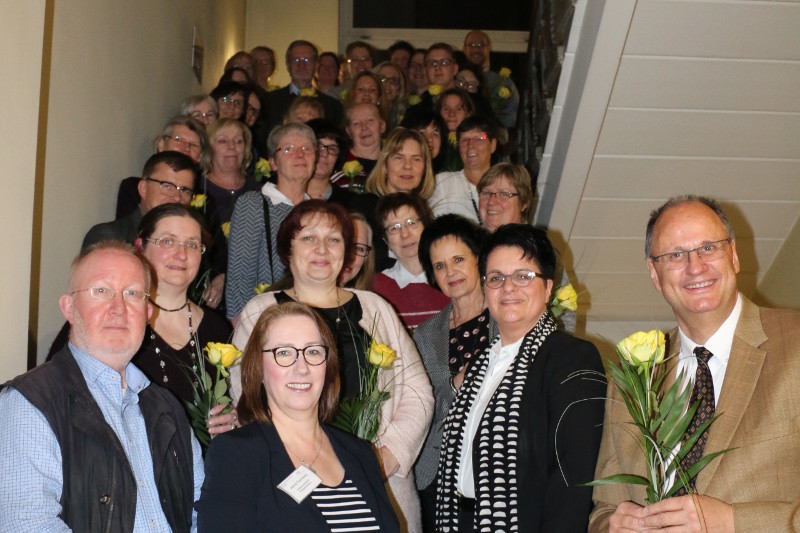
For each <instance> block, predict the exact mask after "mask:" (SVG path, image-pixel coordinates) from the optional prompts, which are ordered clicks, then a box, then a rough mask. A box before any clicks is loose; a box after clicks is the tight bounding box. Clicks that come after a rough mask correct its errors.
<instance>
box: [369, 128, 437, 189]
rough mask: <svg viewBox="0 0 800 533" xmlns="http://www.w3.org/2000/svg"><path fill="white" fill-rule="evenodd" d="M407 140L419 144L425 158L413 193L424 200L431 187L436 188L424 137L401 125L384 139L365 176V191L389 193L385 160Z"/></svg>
mask: <svg viewBox="0 0 800 533" xmlns="http://www.w3.org/2000/svg"><path fill="white" fill-rule="evenodd" d="M408 140H413V141H416V142H417V143H418V144H419V146H420V150H421V151H422V156H423V157H424V158H425V169H424V170H423V171H422V179H421V180H420V182H419V185H417V187H416V189H414V191H413V193H414V194H415V195H418V196H420V197H422V198H423V199H425V200H427V199H428V198H430V197H431V195H432V194H433V189H434V188H436V178H435V177H434V175H433V165H432V164H431V152H430V150H429V149H428V143H427V142H425V137H423V136H422V134H421V133H420V132H418V131H415V130H410V129H408V128H403V127H397V128H395V129H393V130H392V132H391V133H390V134H389V137H388V138H387V139H386V142H385V143H384V145H383V149H382V150H381V155H380V156H379V157H378V162H377V163H376V164H375V168H374V169H372V172H370V174H369V177H368V178H367V183H366V189H367V191H369V192H371V193H374V194H377V195H378V196H385V195H387V194H389V189H388V183H389V173H388V171H387V168H386V167H387V160H388V159H389V158H390V157H391V156H393V155H394V154H396V153H399V152H400V150H402V149H403V145H404V144H405V142H406V141H408Z"/></svg>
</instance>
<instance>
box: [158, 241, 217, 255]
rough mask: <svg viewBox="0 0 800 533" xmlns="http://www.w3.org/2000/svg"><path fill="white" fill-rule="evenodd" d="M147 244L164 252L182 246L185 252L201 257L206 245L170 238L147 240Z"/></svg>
mask: <svg viewBox="0 0 800 533" xmlns="http://www.w3.org/2000/svg"><path fill="white" fill-rule="evenodd" d="M147 242H152V243H153V244H155V245H156V246H158V247H159V248H161V249H164V250H173V249H175V247H176V246H183V247H184V248H185V249H186V251H187V252H199V253H200V255H203V254H204V253H205V252H206V245H205V244H202V243H199V242H197V241H183V242H181V241H179V240H178V239H173V238H172V237H162V238H160V239H147Z"/></svg>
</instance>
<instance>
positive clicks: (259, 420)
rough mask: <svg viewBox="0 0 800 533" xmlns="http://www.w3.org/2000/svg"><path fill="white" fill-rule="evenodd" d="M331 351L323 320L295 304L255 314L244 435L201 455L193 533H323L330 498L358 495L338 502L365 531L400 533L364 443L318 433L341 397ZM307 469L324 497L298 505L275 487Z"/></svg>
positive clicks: (220, 441) (245, 364) (245, 362)
mask: <svg viewBox="0 0 800 533" xmlns="http://www.w3.org/2000/svg"><path fill="white" fill-rule="evenodd" d="M335 347H336V343H335V342H334V340H333V337H332V335H331V333H330V330H329V329H328V328H327V326H326V325H325V324H324V322H323V321H322V319H320V318H319V317H318V316H317V315H316V314H315V313H314V311H312V310H311V309H310V308H309V307H307V306H305V305H303V304H299V303H296V302H289V303H284V304H280V305H277V306H272V307H269V308H268V309H266V310H265V311H264V312H263V313H262V315H261V317H260V318H259V320H258V322H257V323H256V326H255V328H254V329H253V333H252V335H251V337H250V340H249V341H248V343H247V347H246V348H245V352H244V356H243V358H242V389H243V390H242V397H241V399H240V400H239V404H238V406H237V411H238V416H239V419H240V421H241V422H242V424H243V426H242V427H241V428H239V429H237V430H234V431H231V432H228V433H226V434H224V435H220V436H219V437H218V438H215V439H214V440H213V441H212V442H211V446H210V447H209V449H208V453H207V455H206V462H205V471H206V472H205V481H204V482H203V488H202V492H201V494H200V499H199V500H198V501H197V503H196V504H195V507H196V509H197V525H198V531H200V532H204V531H213V532H224V531H231V532H239V531H292V530H295V531H304V532H306V531H309V532H315V531H326V532H327V531H330V530H331V525H330V523H331V522H329V521H330V520H334V519H341V516H332V513H330V512H327V508H326V507H325V505H324V502H325V501H326V500H324V499H323V498H325V497H329V496H327V495H329V494H330V495H333V497H334V498H337V497H338V496H339V495H341V494H348V495H353V494H355V495H356V497H355V498H350V497H349V496H342V501H345V502H346V505H347V506H349V508H352V509H353V510H354V511H355V512H356V516H359V517H361V520H362V521H361V522H359V523H358V526H359V527H361V528H363V529H364V530H369V529H372V530H375V531H389V532H397V531H399V525H398V521H397V518H396V516H395V514H394V511H393V509H392V506H391V503H390V501H389V497H388V496H387V493H386V489H385V488H384V485H383V479H382V476H381V470H380V466H379V464H378V460H377V457H376V455H375V453H374V451H373V450H372V448H371V447H370V445H369V443H367V442H366V441H363V440H361V439H358V438H356V437H354V436H352V435H350V434H347V433H344V432H342V431H339V430H337V429H335V428H333V427H331V426H329V425H327V424H326V422H329V421H330V420H331V419H332V417H333V414H334V413H335V410H336V403H337V400H338V396H339V371H338V368H337V367H338V362H337V357H336V348H335ZM306 468H308V469H310V470H312V471H313V472H314V473H315V474H316V475H317V476H319V478H321V483H320V485H319V488H320V489H322V490H324V491H326V492H324V493H320V492H318V491H316V490H315V491H314V492H312V493H311V494H309V495H307V496H306V497H305V498H302V499H301V501H300V502H299V503H298V502H297V501H295V499H293V498H292V497H291V496H290V495H289V494H288V493H286V492H284V491H283V490H282V489H280V488H278V485H279V484H280V483H281V482H282V481H283V480H284V479H286V478H287V477H288V476H289V475H290V474H292V473H293V472H296V471H298V472H299V471H302V472H305V471H306V470H305V469H306ZM339 490H341V491H342V492H341V493H339V492H337V491H339ZM357 496H361V497H360V498H358V497H357ZM338 501H339V500H337V502H338ZM345 516H349V515H345ZM338 525H339V524H337V526H338ZM348 525H349V524H348Z"/></svg>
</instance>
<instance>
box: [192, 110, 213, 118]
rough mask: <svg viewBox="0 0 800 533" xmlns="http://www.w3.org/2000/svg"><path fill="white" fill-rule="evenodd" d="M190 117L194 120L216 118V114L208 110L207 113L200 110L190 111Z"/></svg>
mask: <svg viewBox="0 0 800 533" xmlns="http://www.w3.org/2000/svg"><path fill="white" fill-rule="evenodd" d="M192 118H193V119H195V120H202V119H204V118H210V119H214V120H216V119H217V114H216V113H214V112H213V111H209V112H208V113H203V112H202V111H192Z"/></svg>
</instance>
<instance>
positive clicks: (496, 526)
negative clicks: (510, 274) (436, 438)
mask: <svg viewBox="0 0 800 533" xmlns="http://www.w3.org/2000/svg"><path fill="white" fill-rule="evenodd" d="M555 330H556V323H555V321H554V320H553V318H552V317H551V316H550V314H549V313H545V314H544V315H542V318H540V319H539V322H537V323H536V326H534V328H533V329H532V330H531V331H530V332H529V333H528V334H527V335H525V338H524V339H523V341H522V345H521V346H520V349H519V353H518V354H517V356H516V357H515V358H514V361H513V362H512V363H511V366H510V367H509V368H508V371H506V373H505V375H504V376H503V379H502V381H501V382H500V385H499V386H498V387H497V390H496V391H495V393H494V395H493V396H492V399H491V401H490V402H489V404H488V405H487V407H486V411H485V412H484V413H483V416H482V417H481V421H480V423H479V425H478V430H477V431H476V433H475V440H474V441H473V444H474V446H476V447H477V460H476V461H475V462H474V463H473V471H474V472H473V475H474V478H475V496H476V498H475V499H476V502H475V531H519V524H518V517H517V515H518V508H519V502H518V499H517V483H516V478H517V473H516V469H517V449H518V447H519V446H518V442H517V439H519V410H520V403H521V401H522V392H523V389H524V388H525V383H526V381H527V377H528V370H529V369H530V367H531V365H532V364H533V360H534V358H535V357H536V353H537V352H538V351H539V347H541V345H542V344H543V343H544V341H545V339H546V338H547V337H548V336H549V335H550V334H551V333H552V332H554V331H555ZM498 340H499V339H498V338H495V341H494V342H493V343H492V345H494V344H495V342H497V341H498ZM490 351H491V347H490V348H488V349H486V350H485V351H484V352H483V354H482V355H481V356H480V357H479V358H478V359H477V360H476V361H474V362H473V364H472V366H471V367H470V368H468V369H467V375H466V377H465V379H464V384H463V385H462V387H461V390H459V391H458V395H457V396H456V398H455V400H453V405H452V406H451V407H450V412H449V413H448V415H447V418H446V419H445V422H444V424H445V425H444V434H443V435H442V452H441V455H440V457H439V474H438V475H439V491H438V494H437V496H436V528H437V531H442V532H444V533H450V532H457V531H458V500H457V495H456V486H457V485H456V483H457V481H458V467H459V461H460V459H461V449H462V446H463V440H464V429H465V425H466V422H467V416H468V415H469V412H470V409H471V408H472V405H473V404H474V403H475V400H476V399H477V397H478V392H479V391H480V388H481V384H483V380H484V378H485V377H486V369H487V367H488V364H489V353H490ZM497 444H499V445H500V449H502V450H504V451H505V453H502V454H497V453H493V450H494V449H495V447H496V445H497ZM474 454H475V450H474V449H473V455H474Z"/></svg>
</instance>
